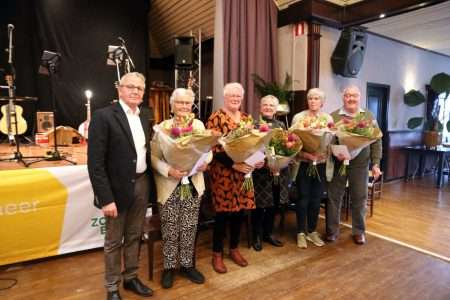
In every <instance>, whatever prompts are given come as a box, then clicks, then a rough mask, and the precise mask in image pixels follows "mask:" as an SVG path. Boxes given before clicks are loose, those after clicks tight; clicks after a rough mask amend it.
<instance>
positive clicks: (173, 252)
mask: <svg viewBox="0 0 450 300" xmlns="http://www.w3.org/2000/svg"><path fill="white" fill-rule="evenodd" d="M193 104H194V93H193V92H192V90H189V89H184V88H178V89H175V90H174V91H173V93H172V96H171V97H170V106H171V109H172V113H173V118H171V119H169V120H165V121H163V122H162V123H161V124H160V125H159V127H161V128H173V127H182V126H183V125H185V124H181V122H182V121H183V120H184V119H185V118H186V117H189V116H190V115H191V113H192V105H193ZM192 127H193V130H196V129H204V128H205V126H204V125H203V123H202V122H201V121H200V120H197V119H194V120H193V122H192ZM151 147H152V167H153V169H154V170H155V171H156V172H154V174H155V175H154V176H155V182H156V189H157V201H158V207H159V213H160V218H161V233H162V249H163V260H164V271H163V274H162V278H161V285H162V287H163V288H170V287H172V285H173V280H174V276H175V269H176V268H177V267H178V264H180V274H181V275H182V276H184V277H187V278H188V279H189V280H191V281H192V282H194V283H197V284H201V283H204V282H205V278H204V276H203V275H202V274H201V273H200V272H199V271H198V270H197V269H196V268H195V267H194V265H193V256H194V246H195V237H196V233H197V222H198V214H199V209H200V199H201V196H202V194H203V192H204V190H205V182H204V179H203V171H205V170H206V168H207V163H204V164H203V165H201V166H199V167H198V168H197V171H198V173H196V174H195V175H193V176H192V177H189V181H190V182H189V184H190V185H192V186H193V188H192V187H191V191H192V194H191V195H189V197H187V199H185V198H183V199H182V197H181V194H180V190H181V179H182V178H183V177H184V176H187V175H188V172H189V171H190V170H179V169H176V168H175V167H173V166H171V165H169V164H168V163H167V162H166V161H165V160H164V157H163V154H162V150H161V141H160V135H159V133H158V132H157V133H155V135H154V137H153V139H152V142H151ZM211 159H212V155H211V157H210V159H209V160H211Z"/></svg>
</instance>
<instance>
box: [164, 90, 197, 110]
mask: <svg viewBox="0 0 450 300" xmlns="http://www.w3.org/2000/svg"><path fill="white" fill-rule="evenodd" d="M179 96H189V98H190V99H191V101H192V102H194V99H195V94H194V92H193V91H192V90H190V89H185V88H177V89H175V90H174V91H173V92H172V95H171V96H170V100H169V102H170V106H172V105H173V102H174V101H175V99H176V98H178V97H179Z"/></svg>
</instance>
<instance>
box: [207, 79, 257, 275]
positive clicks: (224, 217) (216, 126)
mask: <svg viewBox="0 0 450 300" xmlns="http://www.w3.org/2000/svg"><path fill="white" fill-rule="evenodd" d="M223 94H224V106H223V108H221V109H219V110H218V111H216V112H214V113H212V114H211V116H210V117H209V119H208V122H207V123H206V127H207V128H208V129H213V130H216V131H219V132H221V133H222V134H224V135H226V134H227V133H228V132H229V131H230V130H232V129H234V128H236V127H237V126H238V125H239V122H240V121H241V118H244V117H247V116H248V115H247V114H246V113H244V112H241V111H240V110H239V109H240V107H241V103H242V99H243V97H244V89H243V87H242V86H241V85H240V84H239V83H228V84H226V85H225V87H224V89H223ZM213 153H214V156H213V160H212V162H211V164H210V168H209V175H210V177H211V184H212V198H213V202H214V207H215V211H216V216H215V222H214V231H213V257H212V265H213V268H214V270H215V271H216V272H218V273H226V272H227V268H226V266H225V264H224V262H223V240H224V237H225V230H226V224H227V223H228V224H229V228H230V234H229V247H230V258H231V259H232V260H233V261H234V262H235V263H236V264H237V265H239V266H241V267H245V266H247V265H248V262H247V261H246V260H245V258H244V257H242V255H241V253H240V252H239V249H238V246H239V237H240V231H241V223H242V219H243V215H244V214H243V212H244V210H246V209H254V208H255V201H254V194H253V192H251V191H249V192H242V191H241V188H242V184H243V182H244V175H245V174H247V173H250V172H252V171H253V169H254V168H253V167H251V166H249V165H247V164H246V163H234V162H233V160H232V159H231V158H230V157H229V156H228V155H227V154H226V153H225V152H224V150H223V147H222V146H220V145H216V146H215V147H214V148H213ZM262 164H263V163H261V164H260V165H258V166H257V167H261V166H262Z"/></svg>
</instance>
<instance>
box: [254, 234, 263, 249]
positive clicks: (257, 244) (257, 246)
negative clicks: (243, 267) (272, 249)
mask: <svg viewBox="0 0 450 300" xmlns="http://www.w3.org/2000/svg"><path fill="white" fill-rule="evenodd" d="M253 249H255V251H261V250H262V241H261V234H260V233H259V232H254V233H253Z"/></svg>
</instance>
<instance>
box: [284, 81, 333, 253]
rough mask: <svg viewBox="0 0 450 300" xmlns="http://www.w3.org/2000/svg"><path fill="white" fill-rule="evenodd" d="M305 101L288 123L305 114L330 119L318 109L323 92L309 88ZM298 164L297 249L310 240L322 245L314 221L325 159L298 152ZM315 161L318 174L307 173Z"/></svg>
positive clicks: (321, 192)
mask: <svg viewBox="0 0 450 300" xmlns="http://www.w3.org/2000/svg"><path fill="white" fill-rule="evenodd" d="M306 99H307V101H308V109H307V110H304V111H302V112H300V113H298V114H296V115H295V116H294V118H293V119H292V126H293V127H295V124H296V123H297V122H299V121H301V120H303V119H305V118H307V117H309V118H311V119H314V118H323V119H325V120H327V123H329V122H333V118H332V117H331V116H330V115H329V114H327V113H325V112H322V111H321V109H322V107H323V104H324V101H325V93H324V92H323V91H322V90H320V89H318V88H313V89H310V90H309V91H308V93H307V95H306ZM299 158H300V167H299V170H298V174H297V178H296V185H297V189H298V192H299V193H298V198H297V200H296V205H295V206H296V213H297V246H298V247H299V248H307V241H309V242H311V243H313V244H314V245H316V246H317V247H321V246H323V245H324V242H323V241H322V239H321V238H320V235H319V233H318V232H317V231H316V227H317V220H318V217H319V211H320V202H321V200H322V197H323V192H324V188H325V187H324V182H325V181H326V179H325V161H326V157H325V155H323V154H319V153H308V152H303V151H301V152H300V153H299ZM313 162H316V164H317V170H318V174H319V176H310V175H309V174H308V167H309V166H310V164H311V163H313Z"/></svg>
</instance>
